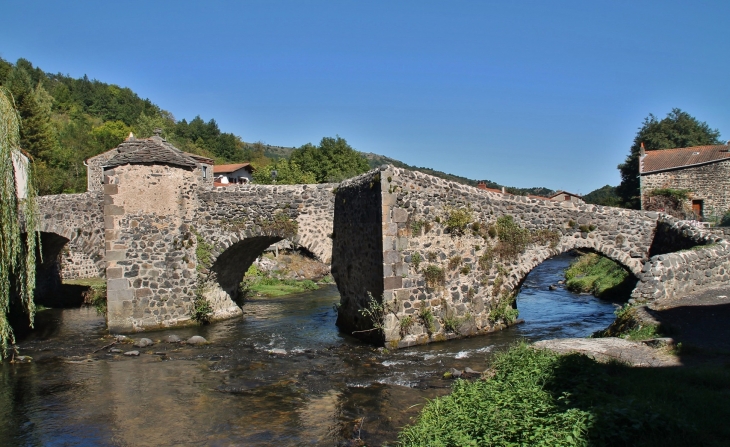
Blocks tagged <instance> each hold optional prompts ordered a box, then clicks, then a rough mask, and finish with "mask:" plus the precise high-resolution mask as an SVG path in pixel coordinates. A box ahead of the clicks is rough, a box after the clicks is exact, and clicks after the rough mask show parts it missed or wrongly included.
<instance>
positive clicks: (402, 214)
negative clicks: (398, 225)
mask: <svg viewBox="0 0 730 447" xmlns="http://www.w3.org/2000/svg"><path fill="white" fill-rule="evenodd" d="M407 220H408V211H406V210H404V209H403V208H393V221H394V222H405V221H407Z"/></svg>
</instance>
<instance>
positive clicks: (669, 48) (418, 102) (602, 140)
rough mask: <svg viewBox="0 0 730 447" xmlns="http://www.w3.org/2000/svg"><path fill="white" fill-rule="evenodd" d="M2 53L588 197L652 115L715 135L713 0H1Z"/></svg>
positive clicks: (722, 62) (191, 103) (723, 84)
mask: <svg viewBox="0 0 730 447" xmlns="http://www.w3.org/2000/svg"><path fill="white" fill-rule="evenodd" d="M0 14H2V16H4V18H5V19H4V20H3V26H2V27H0V57H2V58H4V59H6V60H9V61H13V62H14V61H15V60H17V59H18V58H20V57H23V58H26V59H28V60H30V61H31V62H32V63H33V64H35V65H36V66H39V67H41V68H42V69H44V70H45V71H49V72H60V73H64V74H70V75H71V76H74V77H80V76H83V75H84V74H86V75H88V76H89V77H90V78H95V79H99V80H100V81H103V82H109V83H115V84H119V85H121V86H126V87H129V88H131V89H132V90H134V91H135V92H137V93H138V94H139V95H140V96H142V97H147V98H149V99H150V100H152V101H153V102H154V103H156V104H158V105H159V106H160V107H162V108H163V109H166V110H169V111H170V112H172V113H173V115H174V116H175V117H176V118H178V119H182V118H187V119H188V120H189V119H191V118H193V117H195V115H201V116H202V117H203V118H204V119H205V120H208V119H210V118H215V120H216V121H217V122H218V123H219V125H220V128H221V129H222V130H223V131H226V132H233V133H235V134H237V135H240V136H241V137H242V138H243V139H244V141H250V142H253V141H258V140H261V141H264V142H265V143H269V144H274V145H282V146H300V145H302V144H304V143H307V142H314V143H316V142H318V141H319V140H320V139H321V138H322V137H323V136H334V135H336V134H339V135H340V136H342V137H344V138H346V139H347V140H348V142H349V143H350V144H351V145H352V146H353V147H355V148H356V149H358V150H361V151H365V152H375V153H378V154H383V155H387V156H390V157H393V158H396V159H399V160H402V161H404V162H406V163H409V164H413V165H418V166H427V167H432V168H436V169H440V170H443V171H446V172H450V173H454V174H458V175H463V176H466V177H469V178H474V179H489V180H493V181H496V182H498V183H502V184H506V185H511V186H520V187H530V186H546V187H549V188H552V189H566V190H569V191H572V192H579V193H583V194H585V193H588V192H590V191H592V190H593V189H596V188H598V187H601V186H603V185H605V184H611V185H616V184H618V183H619V181H620V177H619V174H618V171H617V169H616V165H617V164H618V163H620V162H622V161H623V159H624V158H625V157H626V154H627V153H628V149H629V147H630V145H631V143H632V140H633V137H634V135H635V134H636V131H637V129H638V127H640V126H641V123H642V120H643V119H644V117H646V116H647V115H648V114H649V113H654V114H655V115H657V116H659V117H660V118H661V117H664V116H665V115H666V114H667V113H668V112H669V111H670V110H671V109H672V108H673V107H679V108H681V109H683V110H685V111H686V112H689V113H690V114H692V115H693V116H695V117H696V118H698V119H699V120H701V121H706V122H707V123H708V124H709V125H710V126H711V127H712V128H717V129H719V130H720V132H721V134H722V138H723V139H730V90H729V89H728V85H729V84H728V74H727V73H729V72H730V38H729V37H728V33H727V28H728V18H730V2H728V1H692V2H687V1H681V2H680V1H653V2H649V1H637V0H633V1H512V2H504V1H503V2H492V1H441V2H435V1H424V0H420V1H412V2H411V1H372V0H371V1H367V2H366V1H359V2H357V1H306V0H301V1H276V0H267V1H237V2H234V1H230V2H222V1H213V0H211V1H206V2H188V1H180V0H178V1H145V2H136V1H117V2H99V1H96V2H83V1H74V2H57V1H47V2H40V1H32V0H24V1H22V2H21V1H13V2H10V1H8V2H3V4H2V5H0Z"/></svg>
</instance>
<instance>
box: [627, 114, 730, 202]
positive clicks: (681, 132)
mask: <svg viewBox="0 0 730 447" xmlns="http://www.w3.org/2000/svg"><path fill="white" fill-rule="evenodd" d="M642 143H644V147H645V149H646V150H657V149H673V148H677V147H692V146H702V145H712V144H721V142H720V132H719V131H718V130H717V129H710V127H709V126H708V125H707V123H705V122H699V121H697V119H696V118H694V117H693V116H691V115H690V114H688V113H687V112H683V111H682V110H680V109H672V111H671V112H669V113H668V114H667V116H666V118H664V119H662V120H661V121H660V120H657V118H656V117H655V116H654V115H653V114H649V116H648V117H646V118H644V123H643V125H642V126H641V127H640V128H639V131H638V132H637V133H636V137H634V144H633V145H632V146H631V151H630V152H629V155H628V156H627V157H626V161H624V162H623V163H622V164H620V165H618V169H619V170H620V171H621V184H620V185H619V186H618V187H617V188H616V193H617V194H618V196H619V197H620V198H621V200H622V201H623V204H624V206H626V207H627V208H633V209H639V208H640V207H641V198H640V196H639V194H640V192H639V153H640V150H641V144H642Z"/></svg>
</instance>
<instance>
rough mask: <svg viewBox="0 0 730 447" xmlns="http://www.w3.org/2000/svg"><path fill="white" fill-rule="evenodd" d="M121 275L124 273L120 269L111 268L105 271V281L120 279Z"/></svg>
mask: <svg viewBox="0 0 730 447" xmlns="http://www.w3.org/2000/svg"><path fill="white" fill-rule="evenodd" d="M123 274H124V272H123V271H122V268H121V267H113V268H107V269H106V277H107V279H120V278H121V277H122V275H123Z"/></svg>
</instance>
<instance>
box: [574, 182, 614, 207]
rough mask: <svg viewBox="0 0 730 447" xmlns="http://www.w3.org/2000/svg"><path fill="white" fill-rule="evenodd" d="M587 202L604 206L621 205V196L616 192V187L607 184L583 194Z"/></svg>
mask: <svg viewBox="0 0 730 447" xmlns="http://www.w3.org/2000/svg"><path fill="white" fill-rule="evenodd" d="M583 201H584V202H585V203H591V204H593V205H603V206H621V198H620V197H619V196H618V194H616V187H615V186H610V185H606V186H603V187H601V188H598V189H596V190H595V191H591V192H589V193H588V194H586V195H584V196H583Z"/></svg>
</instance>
